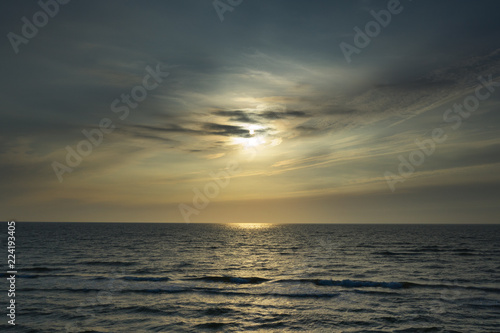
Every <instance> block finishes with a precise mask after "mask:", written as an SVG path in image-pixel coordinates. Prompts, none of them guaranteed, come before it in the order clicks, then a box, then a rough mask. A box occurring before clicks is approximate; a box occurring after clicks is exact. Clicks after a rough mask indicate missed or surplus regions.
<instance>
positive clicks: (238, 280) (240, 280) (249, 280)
mask: <svg viewBox="0 0 500 333" xmlns="http://www.w3.org/2000/svg"><path fill="white" fill-rule="evenodd" d="M186 280H198V281H206V282H224V283H235V284H260V283H263V282H267V281H269V280H268V279H264V278H259V277H235V276H203V277H200V278H194V279H186Z"/></svg>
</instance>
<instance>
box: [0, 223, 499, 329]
mask: <svg viewBox="0 0 500 333" xmlns="http://www.w3.org/2000/svg"><path fill="white" fill-rule="evenodd" d="M2 228H3V229H4V231H5V232H4V233H3V236H2V237H4V236H5V235H6V230H7V227H6V225H5V224H2ZM16 236H17V264H18V270H19V273H18V278H17V289H18V290H17V293H16V302H17V303H16V304H17V311H18V313H17V320H16V323H17V325H16V326H15V328H12V327H9V326H8V325H6V319H5V314H3V316H4V319H3V321H2V326H0V331H15V332H211V331H212V332H214V331H218V332H242V331H248V332H293V331H305V332H500V226H498V225H497V226H486V225H482V226H481V225H479V226H471V225H468V226H464V225H462V226H460V225H454V226H436V225H434V226H432V225H276V226H272V225H238V224H235V225H217V224H209V225H207V224H205V225H203V224H85V223H75V224H71V223H46V224H42V223H24V224H23V223H18V225H17V232H16ZM4 238H5V237H4ZM2 248H3V249H4V250H3V251H4V252H5V253H6V249H5V248H6V244H5V240H4V241H3V245H2ZM5 261H6V260H5ZM2 265H3V266H2V272H5V271H6V267H5V263H2ZM3 275H5V274H3ZM4 281H5V280H4ZM2 285H4V286H5V288H4V289H5V292H1V294H2V298H1V300H2V304H4V305H6V304H7V297H6V290H7V289H8V288H7V284H6V283H4V284H2ZM2 308H4V309H5V307H4V306H3V305H2ZM4 313H5V311H4Z"/></svg>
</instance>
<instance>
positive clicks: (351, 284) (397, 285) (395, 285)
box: [276, 279, 406, 289]
mask: <svg viewBox="0 0 500 333" xmlns="http://www.w3.org/2000/svg"><path fill="white" fill-rule="evenodd" d="M276 282H284V283H304V282H305V283H313V284H315V285H317V286H337V287H346V288H360V287H373V288H376V287H379V288H390V289H401V288H404V287H405V286H406V285H405V283H401V282H375V281H356V280H340V281H335V280H319V279H298V280H294V279H291V280H278V281H276Z"/></svg>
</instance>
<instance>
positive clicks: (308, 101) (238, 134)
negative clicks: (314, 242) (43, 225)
mask: <svg viewBox="0 0 500 333" xmlns="http://www.w3.org/2000/svg"><path fill="white" fill-rule="evenodd" d="M1 6H2V7H3V8H2V10H1V11H0V16H1V19H0V27H1V31H2V33H3V35H4V39H3V43H2V47H1V49H0V50H1V53H0V61H1V63H2V76H1V79H0V84H1V86H0V98H1V100H2V105H1V108H0V186H1V191H0V198H1V200H0V212H1V215H2V216H1V217H0V218H1V219H3V220H11V219H14V220H18V221H91V222H111V221H116V222H186V223H188V222H220V223H228V222H236V223H241V222H253V223H499V222H500V204H499V203H500V137H499V129H500V113H499V106H500V45H499V40H500V39H499V36H500V20H498V12H499V9H500V4H499V3H498V1H444V0H443V1H430V0H427V1H425V0H422V1H416V0H414V1H410V0H401V1H400V2H398V1H396V0H390V1H375V0H374V1H370V0H359V1H326V0H325V1H321V0H318V1H299V0H273V1H269V0H252V1H250V0H231V1H230V0H216V1H210V0H172V1H159V0H158V1H138V0H137V1H97V0H88V1H78V0H72V1H67V0H64V1H63V0H60V1H59V2H55V0H42V1H41V2H40V3H39V2H37V1H4V2H3V3H2V5H1ZM44 8H45V9H44ZM377 19H378V20H377ZM35 23H36V25H35Z"/></svg>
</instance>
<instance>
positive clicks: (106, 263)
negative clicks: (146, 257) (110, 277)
mask: <svg viewBox="0 0 500 333" xmlns="http://www.w3.org/2000/svg"><path fill="white" fill-rule="evenodd" d="M76 264H77V265H87V266H133V265H135V262H129V261H80V262H78V263H76Z"/></svg>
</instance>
